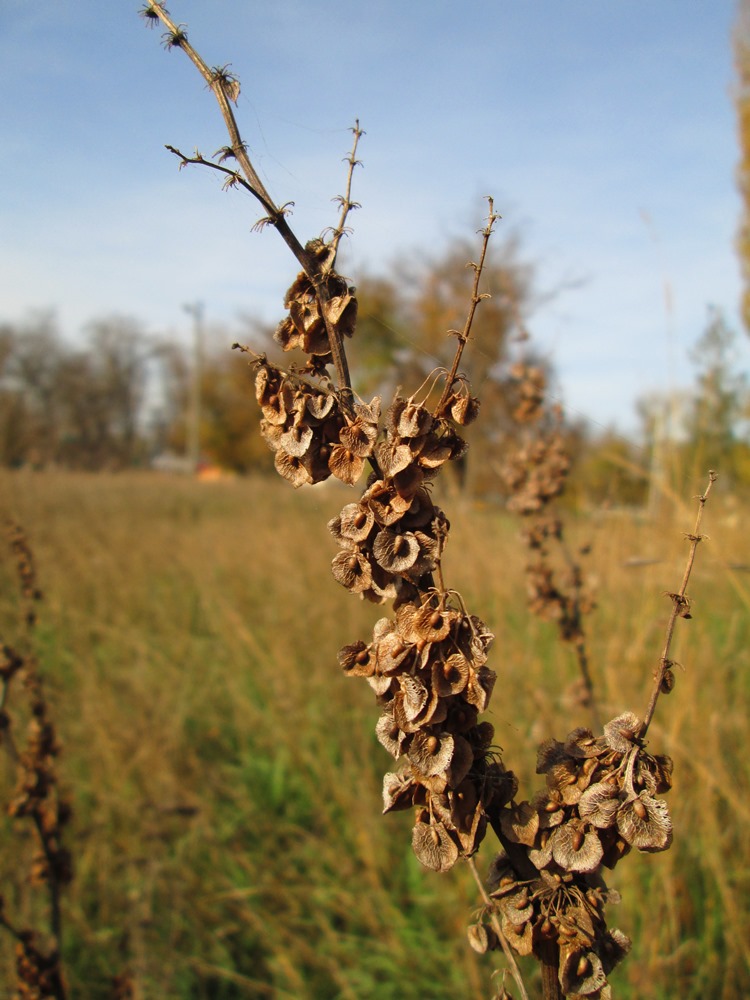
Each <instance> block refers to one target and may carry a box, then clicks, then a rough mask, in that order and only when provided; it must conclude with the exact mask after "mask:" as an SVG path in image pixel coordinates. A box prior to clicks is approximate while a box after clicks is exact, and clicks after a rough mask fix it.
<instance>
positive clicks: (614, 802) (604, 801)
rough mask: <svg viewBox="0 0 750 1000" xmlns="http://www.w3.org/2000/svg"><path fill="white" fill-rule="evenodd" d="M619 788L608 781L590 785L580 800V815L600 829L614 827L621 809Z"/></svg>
mask: <svg viewBox="0 0 750 1000" xmlns="http://www.w3.org/2000/svg"><path fill="white" fill-rule="evenodd" d="M620 804H621V803H620V799H619V797H618V790H617V788H616V787H615V786H614V785H612V784H610V783H609V782H606V781H599V782H597V783H596V784H594V785H590V786H589V787H588V788H587V789H586V791H585V792H583V794H582V795H581V798H580V799H579V800H578V815H579V816H580V817H581V819H582V820H585V821H586V822H587V823H591V825H592V826H595V827H597V828H598V829H607V828H609V827H611V826H613V825H614V823H615V820H616V817H617V810H618V809H619V808H620Z"/></svg>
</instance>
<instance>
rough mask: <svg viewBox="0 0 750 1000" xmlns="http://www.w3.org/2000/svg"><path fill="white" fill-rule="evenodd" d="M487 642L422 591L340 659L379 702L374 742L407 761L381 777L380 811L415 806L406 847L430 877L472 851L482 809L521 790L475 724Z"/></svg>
mask: <svg viewBox="0 0 750 1000" xmlns="http://www.w3.org/2000/svg"><path fill="white" fill-rule="evenodd" d="M493 639H494V636H493V635H492V633H491V632H489V630H488V629H487V626H486V625H485V624H484V622H482V621H480V620H479V619H478V618H476V617H475V616H474V615H468V614H466V613H465V612H463V611H459V610H455V609H453V608H452V607H450V606H449V605H448V603H447V600H446V598H445V597H444V596H440V595H437V594H428V595H427V596H426V597H425V599H424V601H423V603H422V604H420V605H416V604H413V603H408V604H402V605H400V606H399V608H398V609H397V611H396V614H395V617H394V618H382V619H381V620H380V621H379V622H377V624H376V625H375V629H374V633H373V640H372V642H371V643H369V644H365V643H364V642H356V643H352V644H351V645H348V646H344V648H343V649H342V650H341V651H340V653H339V662H340V664H341V666H342V668H343V669H344V671H345V672H346V673H347V674H349V675H350V676H358V677H365V678H366V679H367V681H368V683H369V684H370V686H371V687H372V688H373V690H374V691H375V693H376V695H377V697H378V702H379V704H380V706H381V709H382V712H381V716H380V719H379V720H378V723H377V726H376V733H377V737H378V740H379V741H380V743H381V744H382V745H383V746H384V747H385V749H386V750H387V751H388V752H389V753H390V754H392V755H393V757H395V758H396V759H398V758H402V757H403V758H404V761H405V767H404V768H403V770H401V771H400V772H398V773H389V774H386V775H385V779H384V782H383V805H384V808H383V812H386V813H387V812H391V811H394V810H398V809H407V808H409V807H412V806H415V807H416V822H415V826H414V830H413V835H412V846H413V848H414V851H415V853H416V855H417V857H418V858H419V860H420V861H421V862H422V864H424V865H425V866H426V867H428V868H432V869H434V870H436V871H447V870H448V869H449V868H451V867H452V866H453V865H454V864H455V862H456V861H457V860H458V858H459V857H461V856H463V857H469V856H470V855H471V854H473V853H474V851H476V849H477V847H478V846H479V844H480V843H481V841H482V839H483V837H484V834H485V831H486V827H487V818H486V813H487V810H488V809H489V808H490V806H492V807H493V808H495V809H500V808H501V807H502V806H503V805H505V804H506V803H508V802H510V801H511V799H512V798H513V796H514V795H515V793H516V790H517V787H518V786H517V781H516V779H515V776H514V775H513V774H512V772H509V771H506V770H505V768H504V767H503V765H502V763H501V761H500V760H499V758H498V757H497V755H496V754H494V753H493V752H492V741H493V737H494V730H493V727H492V725H491V724H490V723H489V722H479V721H478V715H479V714H480V713H481V712H483V711H485V709H486V708H487V705H488V703H489V700H490V696H491V694H492V689H493V687H494V684H495V676H496V675H495V672H494V671H493V670H491V669H490V668H489V667H488V666H487V665H486V664H487V654H488V650H489V648H490V645H491V643H492V640H493Z"/></svg>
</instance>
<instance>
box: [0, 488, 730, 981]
mask: <svg viewBox="0 0 750 1000" xmlns="http://www.w3.org/2000/svg"><path fill="white" fill-rule="evenodd" d="M703 485H704V484H703V483H702V482H700V483H690V484H687V485H686V489H685V497H686V501H687V502H686V504H685V505H684V506H679V505H675V504H668V505H667V506H668V507H669V510H668V511H665V514H664V516H663V517H662V518H660V519H659V521H658V522H647V521H644V520H639V519H637V518H635V517H634V516H632V515H626V514H621V515H618V516H610V517H603V516H602V517H591V518H588V519H587V520H586V521H583V520H582V521H581V523H576V524H574V525H573V532H574V534H575V535H576V537H580V538H581V539H582V540H589V541H591V543H592V545H593V551H592V554H591V556H589V557H588V558H589V568H590V570H591V573H592V575H593V576H594V577H595V578H596V584H597V588H598V602H599V607H598V610H597V611H596V612H595V613H594V614H593V615H592V616H591V618H590V622H589V628H590V653H591V660H592V667H593V672H594V677H595V682H596V685H597V690H598V693H599V697H600V699H601V701H602V703H603V706H604V711H605V713H608V714H610V715H614V714H617V713H619V712H621V711H623V710H626V709H631V710H633V711H635V712H637V713H640V714H643V712H644V711H645V706H646V703H647V700H648V692H649V688H650V681H651V674H652V669H653V667H654V665H655V664H656V662H657V661H658V657H659V655H660V652H661V647H662V644H663V629H664V625H665V622H666V619H667V616H668V613H669V609H670V603H669V601H668V599H666V598H665V597H664V593H665V592H666V591H670V590H675V589H676V588H677V587H678V586H679V583H680V580H681V578H682V571H683V566H684V560H685V556H686V552H687V546H686V543H685V541H684V538H683V532H685V531H689V530H690V529H691V527H692V524H693V521H694V516H695V512H694V507H693V506H692V505H691V503H690V494H691V493H692V494H695V493H697V492H699V490H700V489H701V488H702V487H703ZM350 497H351V493H348V492H344V491H343V490H342V491H339V490H336V489H330V490H322V491H321V490H312V491H310V492H297V493H295V492H294V491H293V490H291V489H289V488H287V487H286V484H284V483H281V482H276V481H266V480H232V481H224V482H216V483H198V482H193V481H189V480H186V479H185V480H183V479H171V478H162V477H159V476H157V475H155V474H154V475H146V474H143V475H118V476H115V475H112V476H105V475H99V476H84V475H73V474H62V473H59V474H54V473H48V474H31V473H16V474H8V473H5V474H3V475H2V478H0V511H3V512H6V513H8V514H10V515H12V516H13V517H15V518H17V519H18V520H20V521H21V522H22V523H23V525H24V527H25V528H26V530H27V532H28V534H29V537H30V541H31V543H32V546H33V549H34V553H35V556H36V560H37V565H38V570H39V575H40V583H41V585H42V588H43V590H44V594H45V601H44V604H43V605H42V607H41V609H40V612H41V613H40V622H39V627H38V630H37V646H38V654H39V658H40V663H41V667H42V671H43V674H44V677H45V681H46V685H47V692H48V695H49V700H50V702H51V705H52V712H53V714H54V717H55V719H56V723H57V727H58V733H59V736H60V738H61V740H62V742H63V744H64V753H63V755H62V757H61V758H60V762H59V770H60V775H61V781H62V784H63V786H64V789H65V790H66V792H67V793H68V794H69V795H70V797H71V799H72V801H73V806H74V820H73V823H72V827H71V830H70V846H71V847H72V849H73V852H74V860H75V866H76V876H75V880H74V882H73V883H72V885H71V887H70V888H69V890H68V891H67V892H66V894H65V899H64V934H65V937H64V959H65V965H66V970H67V975H68V979H69V983H70V987H71V996H73V997H81V998H91V1000H99V998H108V997H110V996H111V985H110V984H111V979H112V977H113V976H114V975H115V974H117V973H120V972H122V971H124V970H126V969H127V970H129V971H130V972H131V974H132V977H133V982H134V984H135V987H136V995H137V997H138V998H148V1000H150V998H191V1000H199V998H200V1000H203V998H211V1000H229V998H247V997H257V998H278V1000H292V998H294V1000H339V998H340V1000H366V998H373V1000H397V998H398V1000H417V998H419V1000H443V998H444V1000H448V998H450V1000H474V998H489V997H490V996H491V995H492V989H493V985H492V983H491V980H490V976H491V973H492V969H493V967H494V965H493V956H487V957H479V956H477V955H475V954H474V952H472V951H471V950H470V948H469V947H468V945H467V943H466V933H465V928H466V924H467V923H468V921H469V920H470V919H471V916H472V913H473V911H474V910H475V908H476V906H477V894H476V889H475V887H474V886H473V883H472V881H471V878H470V873H469V872H468V871H467V870H465V869H464V868H462V867H461V866H459V867H457V868H456V869H454V870H453V871H452V872H450V873H449V874H447V875H436V874H434V873H431V872H427V871H423V870H422V869H421V867H420V865H419V863H418V862H417V861H416V860H415V858H414V857H413V854H412V851H411V846H410V830H411V825H412V824H411V819H410V816H409V814H404V813H398V814H395V815H394V814H391V815H388V816H385V817H383V816H381V808H382V803H381V781H382V774H383V772H384V771H386V770H389V769H390V768H391V765H392V761H391V758H390V757H389V756H388V755H387V754H386V752H385V751H384V750H383V749H382V748H381V746H380V744H379V743H378V742H377V740H376V738H375V736H374V732H373V729H374V724H375V721H376V719H377V716H378V712H377V709H376V707H375V705H374V698H373V695H372V692H371V691H370V689H369V687H368V686H367V685H366V684H364V683H362V682H359V681H357V680H353V679H347V678H345V677H343V676H342V674H341V671H340V668H339V667H338V666H337V663H336V653H337V651H338V649H339V647H340V646H342V645H343V644H344V643H346V642H351V641H353V640H354V639H357V638H368V636H369V633H370V632H371V629H372V625H373V623H374V621H375V620H376V619H377V618H378V617H380V616H381V614H382V613H384V611H381V610H380V609H377V608H375V607H374V606H372V605H370V604H365V603H361V602H359V601H358V600H357V599H356V598H352V597H351V596H350V595H349V594H347V593H346V592H345V591H344V590H343V589H342V588H341V587H339V586H338V585H337V584H336V583H335V582H334V580H333V578H332V577H331V575H330V572H329V566H330V560H331V558H332V556H333V555H334V553H335V551H336V547H335V543H334V542H333V539H332V538H331V537H330V536H329V535H328V533H327V531H326V529H325V523H326V521H327V520H328V519H329V518H330V517H332V516H333V515H334V514H335V513H337V512H338V510H339V509H340V507H341V506H342V504H343V503H344V502H346V501H347V500H348V499H350ZM444 506H445V507H446V510H447V513H448V516H449V517H450V520H451V522H452V527H453V530H452V533H451V539H450V542H449V546H448V550H447V553H446V559H445V570H446V578H447V581H448V582H449V584H450V585H451V586H455V587H457V588H458V589H459V590H461V592H462V593H463V595H464V597H465V599H466V601H467V603H468V604H469V606H470V609H471V610H472V611H473V612H475V613H477V614H479V615H480V616H481V617H482V618H484V619H485V620H486V621H487V622H488V623H490V624H491V626H492V628H493V631H494V632H495V633H496V635H497V640H496V642H495V645H494V647H493V652H492V658H491V661H490V665H491V666H493V667H494V669H495V670H497V671H498V674H499V678H498V683H497V686H496V688H495V693H494V696H493V702H492V705H491V712H490V714H489V716H488V717H489V718H490V719H491V721H492V722H493V723H494V725H495V727H496V739H497V740H498V742H499V743H500V744H501V745H502V747H503V748H504V755H505V760H506V763H507V765H508V766H509V767H512V768H513V769H514V770H516V771H517V773H518V774H519V776H520V777H521V781H522V785H521V789H522V795H523V796H524V797H526V796H527V795H529V794H530V793H531V792H533V790H534V789H535V788H536V787H538V786H539V784H540V779H539V777H538V776H536V775H535V774H534V765H535V747H536V744H537V743H538V742H539V741H540V740H541V739H543V738H545V737H547V736H551V735H554V736H557V737H562V736H564V735H565V734H566V733H567V732H568V731H569V730H570V729H572V728H573V727H574V726H576V725H581V724H586V722H587V719H586V718H585V715H583V714H582V712H581V710H573V711H572V713H571V710H570V709H569V708H566V707H565V705H566V697H565V689H566V688H567V687H568V685H569V684H570V683H571V682H572V681H573V680H574V679H575V677H576V668H575V665H574V662H573V660H572V658H571V656H570V652H569V650H567V649H565V648H564V647H561V646H560V644H559V643H558V642H557V640H556V637H555V635H554V632H553V630H552V628H551V626H549V625H546V624H544V623H542V622H539V621H537V620H535V619H533V618H532V617H530V615H529V614H528V612H527V610H526V607H525V596H524V581H523V561H524V553H523V550H522V547H521V545H520V543H519V541H518V539H517V531H518V525H517V522H516V521H514V520H513V519H512V518H511V517H509V516H508V515H506V514H504V513H503V512H502V511H500V510H498V509H495V508H489V507H486V508H482V509H475V508H473V507H471V506H469V505H468V504H467V503H466V502H464V501H462V500H461V499H460V498H455V499H453V500H446V501H445V502H444ZM742 513H743V512H742V510H741V509H740V510H737V509H732V510H730V507H729V503H728V498H726V497H722V493H721V481H719V483H717V486H716V487H715V497H712V503H711V504H710V505H709V507H708V508H707V511H706V517H705V523H704V526H705V530H706V532H707V534H708V535H709V536H710V540H709V541H708V542H707V543H706V544H705V545H704V546H702V547H701V548H700V549H699V552H698V562H697V566H696V570H695V574H694V577H693V581H692V584H691V587H690V588H689V593H690V594H691V596H692V597H693V599H694V619H693V620H692V621H689V622H680V623H679V627H678V634H677V636H676V644H675V647H674V650H673V654H674V657H675V659H676V660H678V661H679V662H680V663H681V664H682V666H683V667H684V670H681V671H679V670H678V673H677V685H676V688H675V691H674V692H673V694H672V695H671V696H670V697H669V698H664V699H662V701H661V702H660V704H659V707H658V710H657V715H656V719H655V722H654V724H653V726H652V727H651V729H650V731H649V739H650V748H651V749H652V751H654V752H666V753H669V754H671V755H672V756H673V758H674V760H675V775H674V789H673V791H672V792H671V793H670V795H669V796H668V799H669V803H670V809H671V812H672V815H673V819H674V824H675V843H674V846H673V848H672V849H671V850H670V851H669V852H667V853H665V854H659V855H655V856H647V855H630V856H629V857H628V858H626V859H625V861H624V862H623V863H622V864H621V865H620V866H618V868H617V869H616V870H615V871H614V872H613V873H612V874H611V876H610V879H609V882H610V884H611V885H612V886H613V887H615V888H617V889H619V890H620V892H621V893H622V896H623V902H622V904H621V905H620V906H619V907H618V908H617V910H612V911H610V919H611V923H612V925H614V926H618V927H620V928H621V929H622V930H624V931H625V932H626V933H628V934H629V935H630V936H631V937H632V938H633V941H634V947H633V951H632V953H631V955H630V956H629V957H628V959H627V960H626V961H625V962H624V963H623V964H622V965H621V966H620V967H619V968H618V970H617V971H616V972H615V973H614V974H613V976H612V980H613V985H614V989H615V995H616V996H617V997H618V998H620V1000H626V998H628V1000H631V998H632V1000H635V998H639V1000H643V998H654V1000H666V998H677V997H679V998H680V1000H698V998H703V1000H705V998H712V1000H740V998H742V997H747V996H748V995H750V919H749V916H748V914H749V912H750V836H748V832H747V831H748V827H745V826H744V824H745V823H746V822H748V823H749V825H750V763H749V762H748V707H749V706H748V702H749V701H750V698H749V695H750V641H749V640H750V597H749V594H748V591H749V589H750V575H749V574H748V573H747V571H746V569H745V568H743V567H742V566H741V565H738V564H741V563H742V561H743V559H744V560H746V561H748V562H750V548H749V547H748V543H747V535H746V530H745V529H744V526H743V521H744V518H743V516H742ZM632 559H636V560H654V561H653V562H648V563H647V564H644V563H643V562H639V563H638V564H637V565H633V564H632V563H630V564H629V562H628V561H629V560H632ZM0 585H1V586H0V624H1V625H2V629H3V635H4V637H5V641H8V640H10V639H11V637H12V635H13V634H14V631H15V629H16V618H17V613H18V603H17V596H16V588H15V585H14V581H13V573H12V564H11V562H10V560H9V559H7V560H3V561H2V563H0ZM19 698H20V693H19V692H17V691H12V692H11V707H12V706H13V704H14V701H17V700H18V699H19ZM1 773H2V775H3V779H2V780H3V788H2V792H3V797H4V801H7V797H8V787H9V784H10V783H11V782H12V771H11V769H10V768H8V767H7V766H3V768H2V772H1ZM3 824H4V825H3V827H2V829H1V830H0V835H1V836H2V844H3V848H2V851H1V852H0V880H1V882H2V884H1V885H0V892H2V893H3V895H4V896H5V898H6V900H7V903H8V909H9V910H10V911H11V912H13V913H14V915H17V916H18V917H19V920H21V919H23V917H24V915H28V914H29V913H30V912H31V911H30V909H29V907H30V906H31V905H32V903H31V902H30V896H31V893H30V890H29V889H28V887H27V886H26V885H25V882H24V878H23V872H24V864H25V862H24V858H25V857H26V854H27V851H28V847H29V845H28V842H27V840H26V837H25V834H24V832H23V829H22V828H21V827H20V826H19V825H16V826H13V825H11V824H10V823H9V821H8V820H7V819H6V820H3ZM493 839H494V838H493V837H492V835H490V836H488V838H487V840H486V842H485V844H484V846H483V849H482V852H481V854H480V869H481V870H484V869H485V868H486V866H487V864H489V861H490V860H491V857H492V854H493V851H494V844H493ZM7 938H8V936H7V935H5V936H4V938H3V939H0V948H1V949H2V951H0V961H1V962H2V964H1V965H0V981H2V982H3V983H6V984H10V982H12V979H11V977H10V971H9V970H10V955H11V947H12V945H11V942H10V941H9V940H8V939H7ZM497 962H498V964H500V959H497ZM533 975H534V968H533V965H532V966H530V967H528V980H527V982H528V984H529V985H530V987H531V990H532V992H533V989H534V979H533ZM493 982H495V983H497V982H499V980H495V981H493ZM11 995H12V987H11V986H10V985H6V986H4V987H3V986H0V997H2V998H6V997H10V996H11Z"/></svg>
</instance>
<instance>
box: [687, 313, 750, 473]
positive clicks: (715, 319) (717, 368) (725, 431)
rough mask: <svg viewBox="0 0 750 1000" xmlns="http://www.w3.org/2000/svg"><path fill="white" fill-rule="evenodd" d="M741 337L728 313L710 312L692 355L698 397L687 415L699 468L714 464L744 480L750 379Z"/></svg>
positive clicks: (696, 395) (689, 434)
mask: <svg viewBox="0 0 750 1000" xmlns="http://www.w3.org/2000/svg"><path fill="white" fill-rule="evenodd" d="M736 340H737V335H736V333H735V331H734V330H732V329H731V327H729V326H728V325H727V322H726V319H725V318H724V316H723V314H722V313H721V312H719V311H718V310H715V309H714V310H710V312H709V319H708V324H707V326H706V330H705V332H704V333H703V335H702V337H701V338H700V340H699V341H698V343H697V344H696V346H695V348H694V349H693V351H691V353H690V357H691V360H692V361H693V364H694V365H695V366H696V370H697V375H696V383H695V393H694V397H693V400H692V403H691V406H690V408H689V411H688V416H687V433H688V441H689V447H690V450H691V452H692V454H693V458H694V462H695V465H696V467H697V468H698V469H705V468H708V467H709V466H710V467H711V468H714V469H718V470H720V471H721V472H722V474H723V475H730V476H733V477H734V478H735V479H737V478H738V476H737V474H738V471H739V469H740V467H742V466H743V465H744V461H743V456H744V454H745V453H746V451H747V441H746V440H743V430H746V427H747V423H746V422H747V419H748V417H750V408H749V403H750V397H749V394H748V379H747V375H746V374H745V372H742V371H738V370H737V361H738V359H737V343H736Z"/></svg>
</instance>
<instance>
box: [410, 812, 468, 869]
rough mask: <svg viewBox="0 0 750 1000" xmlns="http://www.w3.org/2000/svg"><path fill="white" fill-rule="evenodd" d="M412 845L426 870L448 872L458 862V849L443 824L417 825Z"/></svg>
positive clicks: (413, 833) (413, 832)
mask: <svg viewBox="0 0 750 1000" xmlns="http://www.w3.org/2000/svg"><path fill="white" fill-rule="evenodd" d="M411 843H412V848H413V849H414V853H415V854H416V856H417V858H418V859H419V861H420V862H421V863H422V864H423V865H424V866H425V868H431V869H432V870H433V871H437V872H447V871H449V870H450V869H451V868H452V867H453V866H454V864H455V863H456V861H458V847H457V846H456V844H455V842H454V841H453V840H452V839H451V837H450V835H449V834H448V831H447V830H446V829H445V826H444V825H443V824H442V823H435V824H434V825H428V824H427V823H417V824H416V826H415V827H414V830H413V831H412V841H411Z"/></svg>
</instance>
